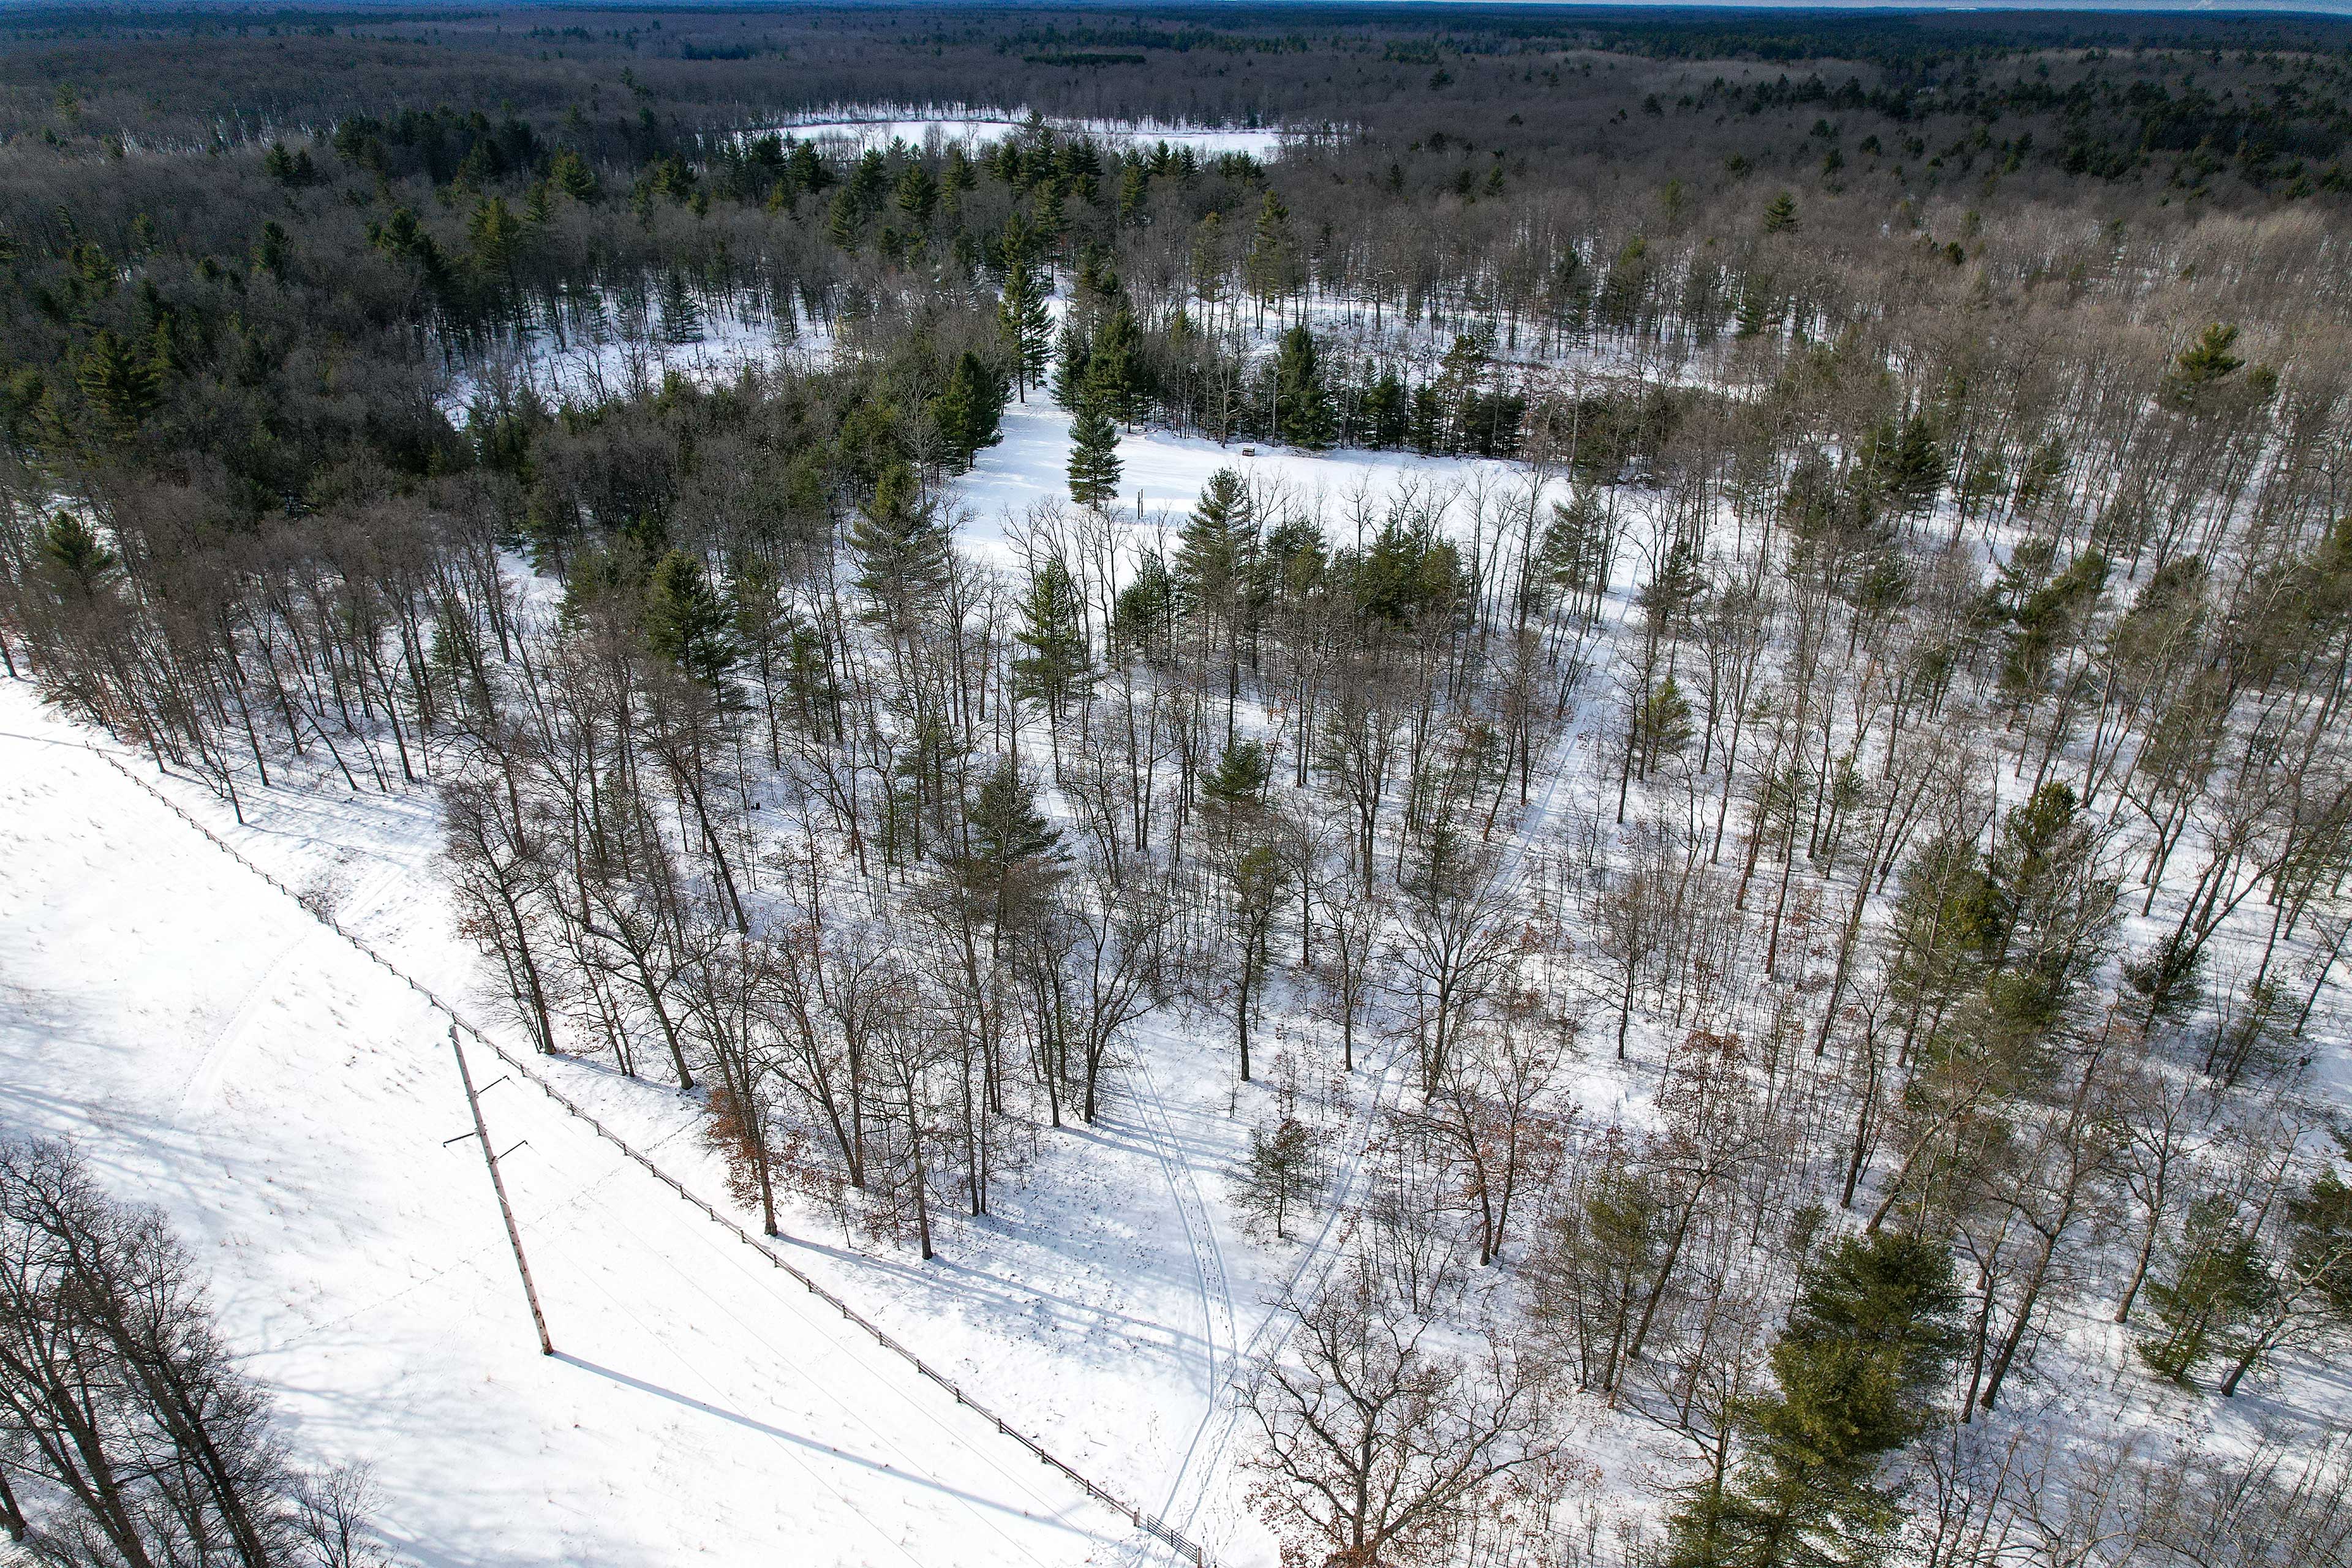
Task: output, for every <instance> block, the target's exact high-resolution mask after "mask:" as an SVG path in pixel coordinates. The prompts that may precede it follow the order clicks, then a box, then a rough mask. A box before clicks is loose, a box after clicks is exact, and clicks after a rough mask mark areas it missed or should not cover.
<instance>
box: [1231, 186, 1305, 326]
mask: <svg viewBox="0 0 2352 1568" xmlns="http://www.w3.org/2000/svg"><path fill="white" fill-rule="evenodd" d="M1242 275H1243V278H1244V280H1245V281H1246V282H1247V283H1248V285H1249V291H1250V293H1251V294H1252V295H1253V296H1255V298H1256V300H1257V302H1258V304H1259V306H1260V308H1264V307H1265V306H1267V305H1271V304H1273V303H1274V302H1275V301H1276V300H1286V299H1288V298H1289V297H1290V296H1291V295H1292V294H1295V293H1297V291H1298V287H1299V284H1300V283H1301V281H1303V279H1302V276H1301V273H1300V268H1299V265H1298V244H1297V240H1295V239H1294V238H1292V237H1291V233H1290V209H1289V208H1288V207H1286V206H1284V205H1282V200H1281V198H1280V197H1278V196H1276V195H1275V194H1274V193H1273V192H1272V191H1268V192H1266V193H1265V200H1264V201H1263V202H1261V203H1260V204H1259V205H1258V209H1257V228H1256V231H1255V233H1253V234H1252V235H1251V237H1250V247H1249V255H1248V256H1247V257H1246V258H1244V260H1243V263H1242Z"/></svg>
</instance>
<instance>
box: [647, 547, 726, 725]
mask: <svg viewBox="0 0 2352 1568" xmlns="http://www.w3.org/2000/svg"><path fill="white" fill-rule="evenodd" d="M645 628H646V646H647V647H650V648H652V649H653V651H654V652H655V653H656V654H658V655H660V656H661V657H662V658H666V659H668V660H669V661H670V662H671V663H672V664H675V665H677V667H678V668H680V669H682V670H684V671H686V673H687V674H688V675H690V676H692V677H694V679H697V680H698V681H700V682H702V684H703V685H705V686H708V687H709V688H710V689H712V690H714V691H718V690H723V689H725V686H726V679H727V670H728V667H729V666H730V665H732V664H733V663H734V662H735V632H734V616H731V615H730V613H729V612H728V608H727V604H726V601H725V600H723V599H721V598H720V597H719V594H718V592H717V591H716V590H715V589H713V588H712V587H711V585H710V579H709V575H708V574H705V573H704V571H703V569H702V563H701V562H699V561H698V560H696V559H695V558H694V557H693V556H691V555H688V553H687V552H685V551H683V550H672V551H671V552H669V553H668V554H667V555H664V556H663V557H662V558H661V560H660V561H658V562H656V563H655V565H654V570H653V575H652V576H651V578H650V579H648V580H647V582H646V616H645Z"/></svg>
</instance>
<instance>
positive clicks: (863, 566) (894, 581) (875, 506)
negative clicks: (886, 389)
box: [849, 463, 953, 629]
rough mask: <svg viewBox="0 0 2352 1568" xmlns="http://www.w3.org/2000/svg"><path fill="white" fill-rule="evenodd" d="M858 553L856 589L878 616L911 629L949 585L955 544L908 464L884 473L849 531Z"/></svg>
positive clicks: (898, 626)
mask: <svg viewBox="0 0 2352 1568" xmlns="http://www.w3.org/2000/svg"><path fill="white" fill-rule="evenodd" d="M849 544H850V548H851V549H852V550H854V551H856V553H857V567H858V571H857V585H858V587H859V588H860V589H861V590H863V591H864V593H865V595H866V599H867V601H868V603H869V604H870V605H871V606H872V613H873V615H874V616H876V618H877V619H879V620H881V621H884V622H885V623H887V624H889V625H891V626H894V627H897V628H899V629H904V628H905V627H907V626H911V625H912V622H913V617H914V616H915V615H916V614H917V613H918V612H919V610H920V608H921V607H922V606H923V605H924V604H926V603H927V602H928V601H929V600H930V599H931V598H932V597H934V596H935V595H937V594H938V593H939V592H940V589H942V588H943V587H945V586H946V584H947V576H948V570H949V566H950V560H951V556H950V551H951V547H952V544H953V541H952V539H951V537H950V531H949V529H948V525H947V523H946V521H944V520H942V519H941V518H940V515H939V509H938V507H937V506H935V505H934V504H932V502H931V500H929V498H928V497H926V496H925V495H924V494H923V493H922V486H921V484H920V482H919V480H918V479H916V477H915V471H914V470H913V469H912V468H908V467H907V466H906V465H905V464H904V463H898V464H893V465H892V466H891V467H890V468H886V469H884V470H883V472H882V477H881V479H878V480H877V481H876V483H875V486H874V499H873V500H871V501H869V502H868V503H866V507H865V509H864V510H862V511H861V512H860V513H859V514H858V517H857V520H856V522H854V523H853V524H851V526H850V531H849Z"/></svg>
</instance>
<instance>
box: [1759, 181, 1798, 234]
mask: <svg viewBox="0 0 2352 1568" xmlns="http://www.w3.org/2000/svg"><path fill="white" fill-rule="evenodd" d="M1796 227H1797V198H1796V197H1794V196H1792V195H1790V194H1789V193H1788V192H1786V191H1782V192H1781V193H1780V195H1777V196H1774V197H1773V198H1772V202H1771V205H1769V206H1767V207H1766V208H1765V209H1764V232H1765V233H1766V234H1793V233H1794V232H1796Z"/></svg>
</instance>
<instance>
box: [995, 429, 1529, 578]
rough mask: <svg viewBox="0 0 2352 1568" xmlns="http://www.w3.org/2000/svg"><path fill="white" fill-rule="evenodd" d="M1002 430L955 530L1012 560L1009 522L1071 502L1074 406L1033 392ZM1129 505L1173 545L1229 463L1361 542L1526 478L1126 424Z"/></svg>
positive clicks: (1123, 444) (1132, 529)
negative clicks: (1397, 513)
mask: <svg viewBox="0 0 2352 1568" xmlns="http://www.w3.org/2000/svg"><path fill="white" fill-rule="evenodd" d="M1003 437H1004V438H1003V440H1002V441H1001V442H999V443H998V444H997V445H995V446H993V447H988V448H986V449H984V450H983V451H982V452H981V454H980V457H979V460H978V461H977V462H975V463H974V464H973V465H972V469H971V472H970V473H969V474H966V475H964V476H963V477H962V478H961V479H958V480H956V481H955V485H954V490H953V493H954V497H955V500H956V502H957V504H958V505H960V506H961V507H962V508H963V509H964V510H966V511H968V512H969V513H970V516H969V517H968V518H967V519H966V520H965V521H964V524H963V526H962V527H961V529H960V530H959V535H960V537H961V539H962V541H963V542H964V543H965V545H967V546H968V547H970V548H972V549H974V550H976V551H977V552H980V553H981V554H982V555H983V556H985V557H987V558H988V559H989V560H990V561H992V563H995V564H998V565H1005V566H1009V565H1013V564H1014V563H1015V559H1014V552H1013V548H1012V546H1011V543H1010V542H1009V541H1008V539H1007V537H1006V534H1007V525H1008V524H1011V523H1017V522H1019V521H1022V520H1023V519H1024V518H1025V517H1026V516H1028V515H1029V513H1030V512H1031V511H1033V510H1035V509H1037V508H1040V507H1062V508H1069V506H1070V489H1069V462H1070V416H1069V414H1068V412H1067V411H1066V410H1065V409H1063V408H1062V407H1060V406H1059V405H1056V404H1055V402H1054V401H1053V399H1052V398H1051V397H1050V396H1048V395H1046V394H1045V392H1043V391H1039V390H1032V391H1031V392H1030V394H1029V401H1028V402H1026V403H1008V404H1007V405H1005V407H1004V423H1003ZM1118 456H1119V461H1120V463H1121V464H1122V465H1123V466H1124V473H1123V475H1122V477H1121V479H1120V480H1119V497H1120V500H1121V502H1122V503H1123V510H1118V511H1116V512H1114V513H1113V517H1114V519H1115V521H1119V522H1120V523H1121V524H1122V525H1123V526H1124V527H1125V528H1127V529H1128V530H1129V533H1130V534H1131V535H1132V536H1133V542H1134V543H1136V544H1137V545H1138V546H1143V545H1150V544H1155V543H1159V542H1160V539H1161V535H1162V533H1163V532H1164V534H1165V536H1166V538H1165V543H1166V547H1167V548H1168V549H1169V550H1171V551H1172V550H1173V549H1174V548H1175V536H1176V533H1177V531H1179V530H1180V529H1181V528H1182V527H1183V526H1184V519H1185V516H1186V514H1187V513H1189V512H1190V511H1191V510H1192V508H1193V506H1194V504H1195V503H1197V502H1198V501H1199V500H1200V499H1201V490H1202V487H1203V486H1205V485H1206V484H1207V483H1208V482H1209V476H1210V475H1212V474H1213V473H1215V472H1216V471H1217V470H1218V469H1219V468H1232V469H1234V471H1235V472H1237V473H1239V474H1240V475H1241V476H1242V477H1243V478H1244V479H1248V480H1249V481H1251V484H1252V486H1253V488H1254V489H1255V493H1256V494H1257V496H1258V498H1259V500H1260V509H1259V510H1260V511H1261V512H1262V513H1270V512H1274V511H1278V510H1280V509H1281V506H1282V505H1283V503H1288V504H1289V505H1291V506H1293V507H1296V508H1297V509H1299V510H1305V511H1310V512H1311V511H1317V510H1319V511H1320V512H1321V513H1322V515H1323V517H1324V520H1325V521H1326V523H1327V525H1328V527H1329V528H1330V529H1331V531H1333V532H1334V534H1335V535H1336V536H1337V537H1338V539H1339V542H1341V543H1343V544H1347V545H1353V544H1355V543H1357V542H1358V541H1357V539H1356V538H1355V537H1354V530H1355V528H1356V527H1357V525H1358V524H1359V523H1360V524H1361V525H1362V528H1363V531H1364V534H1365V535H1366V536H1367V537H1369V536H1370V533H1371V532H1372V531H1374V530H1376V529H1378V528H1379V527H1380V525H1381V522H1382V521H1385V520H1386V518H1387V515H1388V511H1389V509H1390V507H1391V505H1392V504H1394V503H1395V502H1397V501H1399V500H1404V499H1407V498H1411V499H1412V500H1414V501H1415V502H1417V503H1432V502H1444V503H1445V504H1444V505H1443V506H1440V507H1438V508H1436V510H1440V511H1443V512H1445V513H1449V514H1450V513H1452V512H1453V511H1454V508H1455V506H1457V505H1459V504H1461V503H1463V502H1465V501H1466V500H1468V499H1469V498H1470V497H1472V496H1473V495H1474V494H1475V493H1476V492H1478V491H1480V490H1481V489H1484V490H1485V491H1486V492H1487V493H1489V494H1491V495H1493V496H1495V497H1497V498H1499V497H1501V496H1504V495H1507V494H1508V493H1510V492H1511V491H1512V490H1514V489H1517V490H1518V491H1519V493H1520V494H1521V496H1522V497H1524V493H1525V490H1524V484H1523V481H1521V480H1520V479H1519V478H1518V477H1517V475H1516V474H1514V473H1513V472H1512V470H1511V468H1510V467H1509V465H1507V464H1505V463H1501V462H1496V461H1495V460H1493V459H1491V458H1423V457H1421V456H1418V455H1417V454H1415V453H1412V452H1370V451H1355V450H1334V451H1330V452H1324V453H1312V452H1302V451H1297V450H1295V449H1293V448H1291V447H1276V446H1271V445H1265V444H1244V443H1243V442H1241V441H1234V442H1231V443H1229V444H1227V445H1224V446H1220V445H1218V444H1217V443H1216V442H1214V441H1213V440H1210V439H1209V438H1208V437H1205V436H1183V435H1178V434H1177V433H1175V432H1173V431H1169V430H1157V429H1151V430H1130V431H1128V432H1125V433H1124V434H1122V435H1121V436H1120V437H1119V442H1118Z"/></svg>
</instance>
